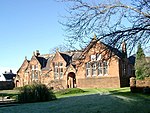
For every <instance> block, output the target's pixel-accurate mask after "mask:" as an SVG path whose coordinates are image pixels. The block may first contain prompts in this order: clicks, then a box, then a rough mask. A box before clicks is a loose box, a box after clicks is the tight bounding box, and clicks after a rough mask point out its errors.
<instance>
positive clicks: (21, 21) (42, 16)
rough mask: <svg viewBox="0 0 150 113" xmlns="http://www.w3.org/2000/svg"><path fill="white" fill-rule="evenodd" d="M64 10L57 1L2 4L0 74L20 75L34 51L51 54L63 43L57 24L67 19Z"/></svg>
mask: <svg viewBox="0 0 150 113" xmlns="http://www.w3.org/2000/svg"><path fill="white" fill-rule="evenodd" d="M95 1H97V0H95ZM65 8H66V6H65V5H64V3H61V2H56V1H55V0H0V73H1V72H4V71H5V70H9V69H12V70H14V71H17V70H18V69H19V67H20V66H21V64H22V63H23V60H24V58H25V56H27V58H28V59H29V60H30V58H31V56H32V54H33V51H35V50H39V51H40V53H41V54H48V53H49V50H50V49H51V48H54V47H56V46H58V45H60V44H62V43H64V42H65V41H64V39H65V37H64V35H65V34H64V33H65V32H64V31H63V29H62V25H60V24H59V23H58V21H59V20H60V19H62V18H61V17H60V15H66V11H65Z"/></svg>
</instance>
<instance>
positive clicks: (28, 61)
mask: <svg viewBox="0 0 150 113" xmlns="http://www.w3.org/2000/svg"><path fill="white" fill-rule="evenodd" d="M25 62H27V63H28V64H29V63H30V60H27V58H26V57H25V60H24V62H23V63H22V65H21V67H20V68H19V69H18V71H17V73H18V72H19V71H20V69H21V68H22V66H23V65H24V63H25ZM27 67H28V66H27ZM27 67H26V69H27ZM26 69H25V70H26Z"/></svg>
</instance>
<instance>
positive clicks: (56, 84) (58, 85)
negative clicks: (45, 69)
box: [46, 80, 67, 90]
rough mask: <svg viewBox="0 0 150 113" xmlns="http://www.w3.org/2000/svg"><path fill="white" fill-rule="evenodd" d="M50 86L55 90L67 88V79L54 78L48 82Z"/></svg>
mask: <svg viewBox="0 0 150 113" xmlns="http://www.w3.org/2000/svg"><path fill="white" fill-rule="evenodd" d="M46 85H47V86H48V87H49V88H52V89H54V90H60V89H66V88H67V85H66V81H65V80H52V81H50V82H49V83H48V84H46Z"/></svg>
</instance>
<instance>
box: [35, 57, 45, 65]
mask: <svg viewBox="0 0 150 113" xmlns="http://www.w3.org/2000/svg"><path fill="white" fill-rule="evenodd" d="M35 57H36V59H37V60H38V61H39V63H40V65H41V68H44V67H46V63H47V60H46V59H45V58H43V57H38V56H35Z"/></svg>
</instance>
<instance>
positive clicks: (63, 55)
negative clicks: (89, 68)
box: [60, 53, 72, 66]
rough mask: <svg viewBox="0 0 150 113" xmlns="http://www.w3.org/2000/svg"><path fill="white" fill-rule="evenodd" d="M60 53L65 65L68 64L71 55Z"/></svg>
mask: <svg viewBox="0 0 150 113" xmlns="http://www.w3.org/2000/svg"><path fill="white" fill-rule="evenodd" d="M60 55H61V56H62V57H63V59H64V60H65V61H66V63H67V64H66V66H68V65H69V64H70V62H71V61H72V58H71V56H69V55H67V54H65V53H60Z"/></svg>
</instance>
